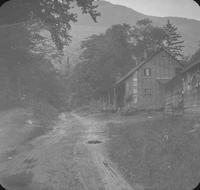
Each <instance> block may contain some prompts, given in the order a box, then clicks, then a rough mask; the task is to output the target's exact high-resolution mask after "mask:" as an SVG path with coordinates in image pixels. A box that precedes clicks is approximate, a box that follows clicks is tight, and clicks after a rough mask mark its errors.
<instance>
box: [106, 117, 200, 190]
mask: <svg viewBox="0 0 200 190" xmlns="http://www.w3.org/2000/svg"><path fill="white" fill-rule="evenodd" d="M193 126H194V121H192V120H188V119H186V118H178V119H176V120H171V119H169V118H161V119H157V120H149V121H148V122H137V123H134V121H133V122H132V123H122V124H114V125H109V131H110V132H109V135H110V138H111V139H112V140H111V141H110V143H109V144H108V150H109V154H110V157H111V159H112V160H113V161H114V162H115V163H117V164H118V166H119V169H120V170H121V172H122V173H123V175H124V176H125V177H126V179H127V180H128V181H129V182H130V183H131V184H135V182H136V183H139V184H142V185H144V187H147V189H153V190H168V189H173V190H180V189H182V190H186V189H187V190H188V189H192V188H194V187H195V186H196V185H197V184H198V182H199V180H200V178H199V176H200V156H199V155H200V132H198V131H196V132H193V133H191V132H190V130H191V129H192V128H193Z"/></svg>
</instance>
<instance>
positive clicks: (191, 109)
mask: <svg viewBox="0 0 200 190" xmlns="http://www.w3.org/2000/svg"><path fill="white" fill-rule="evenodd" d="M182 78H183V93H184V111H185V113H191V114H200V50H199V51H198V52H197V53H196V54H195V55H194V56H193V58H192V59H191V61H190V63H189V65H188V67H186V68H185V69H184V70H183V72H182Z"/></svg>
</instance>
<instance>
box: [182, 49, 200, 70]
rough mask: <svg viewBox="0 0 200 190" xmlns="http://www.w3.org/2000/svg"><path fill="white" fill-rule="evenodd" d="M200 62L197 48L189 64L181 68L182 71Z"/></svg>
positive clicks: (199, 51)
mask: <svg viewBox="0 0 200 190" xmlns="http://www.w3.org/2000/svg"><path fill="white" fill-rule="evenodd" d="M198 64H200V50H198V51H197V52H196V53H195V54H194V55H193V56H192V58H191V60H190V62H189V65H188V66H187V67H186V68H185V69H183V71H182V72H183V73H185V72H187V71H188V70H190V69H191V68H193V67H194V66H196V65H198Z"/></svg>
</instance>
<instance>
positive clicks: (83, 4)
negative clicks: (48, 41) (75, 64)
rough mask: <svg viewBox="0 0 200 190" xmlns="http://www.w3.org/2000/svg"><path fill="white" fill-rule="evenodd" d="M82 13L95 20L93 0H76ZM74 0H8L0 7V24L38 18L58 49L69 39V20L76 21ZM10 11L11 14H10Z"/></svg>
mask: <svg viewBox="0 0 200 190" xmlns="http://www.w3.org/2000/svg"><path fill="white" fill-rule="evenodd" d="M75 2H76V6H78V7H80V8H81V9H82V13H84V14H90V15H91V17H92V19H93V20H94V21H96V18H97V16H99V13H98V12H97V10H96V8H97V5H94V2H95V0H84V1H83V0H76V1H75ZM73 6H74V0H28V1H27V0H10V1H8V2H7V3H5V4H4V5H3V6H2V7H1V11H0V24H1V25H2V24H13V23H16V22H24V21H27V20H29V19H30V18H31V19H39V20H40V21H41V22H42V23H43V24H44V27H45V28H46V29H48V30H49V31H50V33H51V37H52V40H53V42H54V43H55V44H56V47H57V48H58V49H59V50H62V49H63V47H64V45H66V44H67V43H68V42H69V41H70V35H69V34H68V31H69V30H70V28H71V22H76V21H77V14H76V13H75V12H73ZM10 13H12V14H10Z"/></svg>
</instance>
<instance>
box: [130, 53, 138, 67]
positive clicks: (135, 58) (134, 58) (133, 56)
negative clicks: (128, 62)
mask: <svg viewBox="0 0 200 190" xmlns="http://www.w3.org/2000/svg"><path fill="white" fill-rule="evenodd" d="M131 58H132V59H133V60H134V61H135V66H137V65H138V59H137V57H136V56H135V55H131Z"/></svg>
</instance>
